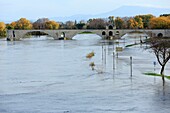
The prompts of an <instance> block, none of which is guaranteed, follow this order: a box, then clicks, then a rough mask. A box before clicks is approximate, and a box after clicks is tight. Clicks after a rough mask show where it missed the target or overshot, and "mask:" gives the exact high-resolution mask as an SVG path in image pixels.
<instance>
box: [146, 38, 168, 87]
mask: <svg viewBox="0 0 170 113" xmlns="http://www.w3.org/2000/svg"><path fill="white" fill-rule="evenodd" d="M149 44H150V48H151V49H152V50H153V52H154V54H155V56H156V58H157V60H158V63H159V64H160V65H161V71H160V74H161V76H162V80H163V85H164V84H165V76H164V70H165V65H166V64H167V62H168V61H169V59H170V39H162V38H161V39H160V38H152V39H150V40H149Z"/></svg>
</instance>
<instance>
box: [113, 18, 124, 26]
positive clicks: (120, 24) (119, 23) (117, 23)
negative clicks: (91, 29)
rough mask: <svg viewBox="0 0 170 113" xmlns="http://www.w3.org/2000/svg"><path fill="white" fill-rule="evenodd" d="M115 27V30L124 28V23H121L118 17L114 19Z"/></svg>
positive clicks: (121, 20)
mask: <svg viewBox="0 0 170 113" xmlns="http://www.w3.org/2000/svg"><path fill="white" fill-rule="evenodd" d="M115 25H116V29H122V28H124V21H123V19H121V18H120V17H116V19H115Z"/></svg>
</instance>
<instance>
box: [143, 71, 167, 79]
mask: <svg viewBox="0 0 170 113" xmlns="http://www.w3.org/2000/svg"><path fill="white" fill-rule="evenodd" d="M143 74H144V75H148V76H157V77H161V74H158V73H149V72H148V73H143ZM165 78H167V79H169V80H170V76H167V75H165Z"/></svg>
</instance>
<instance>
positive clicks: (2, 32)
mask: <svg viewBox="0 0 170 113" xmlns="http://www.w3.org/2000/svg"><path fill="white" fill-rule="evenodd" d="M0 36H1V37H5V36H6V25H5V23H4V22H0Z"/></svg>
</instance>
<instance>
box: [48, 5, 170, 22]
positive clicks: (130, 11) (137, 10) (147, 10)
mask: <svg viewBox="0 0 170 113" xmlns="http://www.w3.org/2000/svg"><path fill="white" fill-rule="evenodd" d="M169 13H170V9H166V8H154V7H142V6H122V7H120V8H117V9H115V10H113V11H109V12H106V13H102V14H96V15H82V14H80V15H73V16H70V17H53V18H50V19H52V20H55V21H62V22H65V21H68V20H72V21H74V20H77V21H80V20H88V19H90V18H107V17H109V16H119V17H125V16H135V15H142V14H153V15H155V16H159V15H161V14H169Z"/></svg>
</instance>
